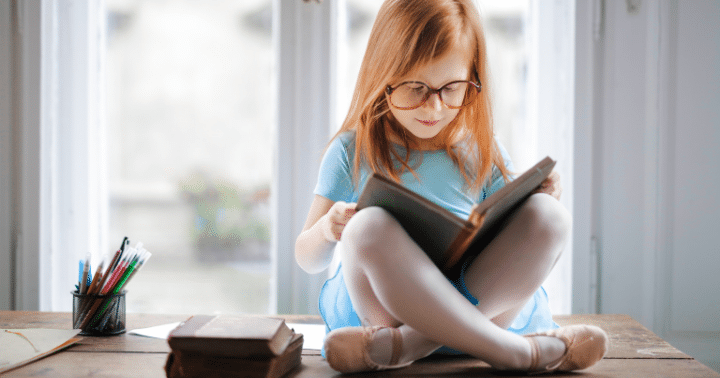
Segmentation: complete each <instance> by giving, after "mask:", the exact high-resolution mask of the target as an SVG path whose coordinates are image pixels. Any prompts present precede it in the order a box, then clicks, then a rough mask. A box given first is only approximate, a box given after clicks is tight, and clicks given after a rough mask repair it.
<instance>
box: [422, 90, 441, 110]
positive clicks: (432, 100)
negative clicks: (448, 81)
mask: <svg viewBox="0 0 720 378" xmlns="http://www.w3.org/2000/svg"><path fill="white" fill-rule="evenodd" d="M424 105H425V106H427V107H429V108H432V109H433V110H435V111H440V110H442V105H443V104H442V100H441V99H440V94H439V93H433V94H431V95H430V97H428V99H427V100H426V101H425V104H424Z"/></svg>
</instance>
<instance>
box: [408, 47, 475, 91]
mask: <svg viewBox="0 0 720 378" xmlns="http://www.w3.org/2000/svg"><path fill="white" fill-rule="evenodd" d="M471 67H472V60H471V59H470V56H469V54H467V53H466V51H464V50H462V49H461V48H453V49H451V50H449V51H448V52H447V53H445V54H443V55H441V56H439V57H437V58H433V59H431V60H430V61H428V62H427V63H424V64H421V65H418V66H417V67H415V68H413V69H412V70H410V72H408V74H407V75H404V76H403V77H402V78H400V80H399V81H422V82H424V83H426V84H428V85H430V86H440V85H442V84H445V83H447V82H450V81H454V80H468V79H470V68H471Z"/></svg>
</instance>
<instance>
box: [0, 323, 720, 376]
mask: <svg viewBox="0 0 720 378" xmlns="http://www.w3.org/2000/svg"><path fill="white" fill-rule="evenodd" d="M283 317H285V318H286V319H287V320H288V321H289V322H294V323H321V321H320V319H319V318H318V317H312V316H283ZM71 318H72V315H71V314H70V313H61V312H57V313H51V312H21V311H0V328H57V329H70V328H72V325H71ZM187 318H188V316H186V315H143V314H127V325H128V329H129V330H131V329H136V328H145V327H151V326H156V325H161V324H166V323H172V322H177V321H181V320H184V319H187ZM555 320H556V321H557V322H558V323H559V324H561V325H565V324H571V323H586V324H595V325H598V326H600V327H602V328H603V329H605V330H606V331H607V332H608V334H609V335H610V350H609V352H608V354H607V355H606V356H605V358H604V359H603V360H602V361H600V362H599V363H598V364H596V365H595V366H593V367H591V368H589V369H587V370H584V371H581V372H577V373H569V374H561V375H553V376H558V377H562V376H571V377H630V376H633V377H720V374H718V373H716V372H714V371H713V370H711V369H710V368H708V367H707V366H705V365H703V364H701V363H700V362H698V361H696V360H695V359H693V358H692V357H690V356H688V355H686V354H684V353H682V352H681V351H679V350H677V349H676V348H674V347H673V346H672V345H670V344H668V343H667V342H665V341H664V340H662V339H661V338H659V337H658V336H656V335H655V334H653V333H652V332H650V331H649V330H648V329H647V328H645V327H643V326H642V325H641V324H640V323H638V322H637V321H635V320H633V319H632V318H630V317H629V316H625V315H571V316H556V317H555ZM168 351H169V348H168V345H167V342H166V341H165V340H161V339H152V338H146V337H142V336H136V335H130V334H122V335H119V336H109V337H83V339H82V340H81V341H80V342H79V343H78V344H75V345H73V346H71V347H69V348H68V349H65V350H63V351H61V352H59V353H56V354H53V355H50V356H48V357H46V358H43V359H41V360H39V361H36V362H33V363H31V364H29V365H25V366H23V367H20V368H18V369H15V370H12V371H10V372H8V373H6V375H3V377H8V378H10V377H143V378H145V377H164V376H165V371H164V370H163V366H164V365H165V359H166V358H167V353H168ZM336 375H339V374H338V373H336V372H335V371H333V370H332V369H330V367H329V366H328V364H327V363H326V362H325V360H324V359H323V358H322V357H321V356H320V353H319V351H315V350H303V360H302V365H301V367H300V369H298V370H296V371H294V372H293V373H292V374H291V375H290V377H308V378H310V377H311V378H318V377H334V376H336ZM443 375H445V376H452V377H491V376H496V374H493V371H492V370H491V369H490V368H489V366H488V365H487V364H485V363H483V362H480V361H478V360H476V359H473V358H470V357H429V358H426V359H423V360H420V361H417V362H415V363H414V364H412V365H410V366H409V367H407V368H404V369H401V370H393V371H387V372H379V373H370V374H363V375H359V376H361V377H408V376H411V377H437V376H443ZM502 376H504V377H508V376H510V375H502Z"/></svg>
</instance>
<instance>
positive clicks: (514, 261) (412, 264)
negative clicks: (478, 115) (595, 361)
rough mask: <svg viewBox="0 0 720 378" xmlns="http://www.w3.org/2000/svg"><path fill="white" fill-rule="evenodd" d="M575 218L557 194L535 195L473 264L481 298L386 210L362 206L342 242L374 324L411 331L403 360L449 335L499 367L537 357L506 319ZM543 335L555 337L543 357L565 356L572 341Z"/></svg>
mask: <svg viewBox="0 0 720 378" xmlns="http://www.w3.org/2000/svg"><path fill="white" fill-rule="evenodd" d="M570 227H571V220H570V215H569V213H568V212H567V210H566V209H565V208H564V207H563V206H562V205H561V204H560V203H559V202H558V201H557V200H556V199H554V198H553V197H551V196H549V195H546V194H534V195H532V196H531V197H530V198H529V199H528V200H527V201H526V202H525V203H524V204H523V205H522V207H520V208H519V209H518V210H517V211H516V212H515V214H514V215H513V216H512V217H511V218H510V219H509V220H508V222H507V223H506V225H505V227H504V228H503V230H502V231H500V233H499V234H498V235H497V236H496V237H495V238H494V239H493V240H492V242H491V243H490V244H489V245H488V246H487V247H486V248H485V249H484V250H483V251H482V252H481V253H480V254H479V255H478V256H477V258H475V260H474V261H473V262H472V263H471V264H470V266H469V267H468V269H467V271H466V275H465V282H466V284H467V287H468V290H469V291H470V293H472V294H473V295H474V296H475V298H477V299H478V301H479V304H478V305H477V307H476V306H473V305H472V304H471V303H470V302H469V301H468V300H467V299H466V298H465V297H463V296H462V295H461V294H460V293H459V292H458V291H457V290H456V289H455V287H454V286H453V285H452V284H451V283H450V282H449V281H448V280H447V278H445V276H444V275H443V274H442V272H441V271H440V270H439V269H438V268H437V267H436V266H435V265H434V264H433V262H432V261H431V260H430V259H429V258H428V257H427V255H426V254H425V253H424V252H423V251H422V250H421V249H420V248H419V247H418V246H417V244H415V242H414V241H413V240H412V239H411V238H410V237H409V236H408V235H407V233H406V232H405V231H404V230H403V228H402V226H400V224H399V223H398V222H397V221H396V220H395V218H393V217H392V216H391V215H390V214H389V213H387V212H386V211H385V210H382V209H380V208H368V209H365V210H363V211H360V212H358V213H357V214H356V215H355V216H353V218H352V219H351V220H350V222H349V223H348V224H347V226H346V228H345V230H344V231H343V235H342V240H341V248H339V250H340V251H341V253H342V269H343V274H344V278H345V282H346V285H347V287H348V291H349V293H350V298H351V300H352V303H353V306H354V307H355V310H356V311H357V313H358V315H359V317H360V319H362V320H363V323H364V325H382V326H392V327H397V328H398V329H399V330H400V331H401V333H402V336H403V355H402V357H401V362H404V361H414V360H416V359H419V358H422V357H425V356H427V355H429V354H430V353H432V352H433V351H435V350H436V349H437V348H439V347H440V346H442V345H446V346H449V347H451V348H453V349H457V350H460V351H463V352H465V353H468V354H470V355H472V356H475V357H477V358H479V359H481V360H483V361H485V362H487V363H489V364H490V365H492V366H494V367H496V368H505V369H525V368H527V367H528V366H529V365H530V346H529V343H528V341H527V340H526V339H525V338H523V337H522V336H519V335H516V334H514V333H512V332H509V331H507V330H506V329H507V328H508V327H509V326H510V324H511V323H512V321H513V319H514V318H515V316H516V315H517V314H518V313H519V311H520V310H521V309H522V308H523V306H524V304H525V303H526V302H527V300H528V299H530V297H532V295H533V294H534V293H535V291H536V290H537V289H538V288H539V287H540V285H541V284H542V282H543V281H544V280H545V278H546V277H547V276H548V274H549V273H550V271H551V269H552V268H553V266H554V265H555V263H556V262H557V260H558V258H559V256H560V254H561V252H562V249H563V247H564V244H565V242H566V240H567V238H568V236H569V233H570ZM386 335H387V337H385V336H386ZM388 337H389V332H387V333H386V334H383V333H378V335H377V337H376V338H375V340H373V345H371V349H372V350H371V357H372V358H373V359H376V358H377V359H380V360H383V359H384V358H383V357H382V356H383V355H386V356H388V359H389V352H388V351H389V349H388V348H390V347H391V344H390V343H389V342H384V341H385V340H386V339H388ZM540 339H547V340H545V341H544V343H545V344H542V343H541V344H540V345H541V354H540V356H541V361H542V360H543V359H546V360H548V361H547V362H550V361H552V360H554V359H556V358H557V357H560V355H561V354H562V351H563V350H564V344H563V345H561V344H558V343H561V342H560V341H559V340H557V339H551V338H540ZM376 340H377V341H379V342H375V341H376ZM553 343H554V344H553ZM558 347H559V348H560V349H558ZM553 348H554V349H553ZM558 350H559V353H560V355H557V356H556V354H557V353H558ZM543 352H545V358H543ZM376 362H380V363H382V362H384V361H376Z"/></svg>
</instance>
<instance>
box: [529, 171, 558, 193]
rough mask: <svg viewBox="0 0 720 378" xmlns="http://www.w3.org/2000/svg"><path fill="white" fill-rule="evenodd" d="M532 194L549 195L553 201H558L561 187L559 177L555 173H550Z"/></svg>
mask: <svg viewBox="0 0 720 378" xmlns="http://www.w3.org/2000/svg"><path fill="white" fill-rule="evenodd" d="M533 193H545V194H549V195H551V196H553V197H555V199H557V200H560V194H562V186H560V175H559V174H558V173H557V172H556V171H554V170H553V171H552V172H550V175H549V176H548V177H547V178H546V179H545V180H544V181H543V182H542V183H541V184H540V186H539V187H538V188H537V189H535V190H534V191H533Z"/></svg>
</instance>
